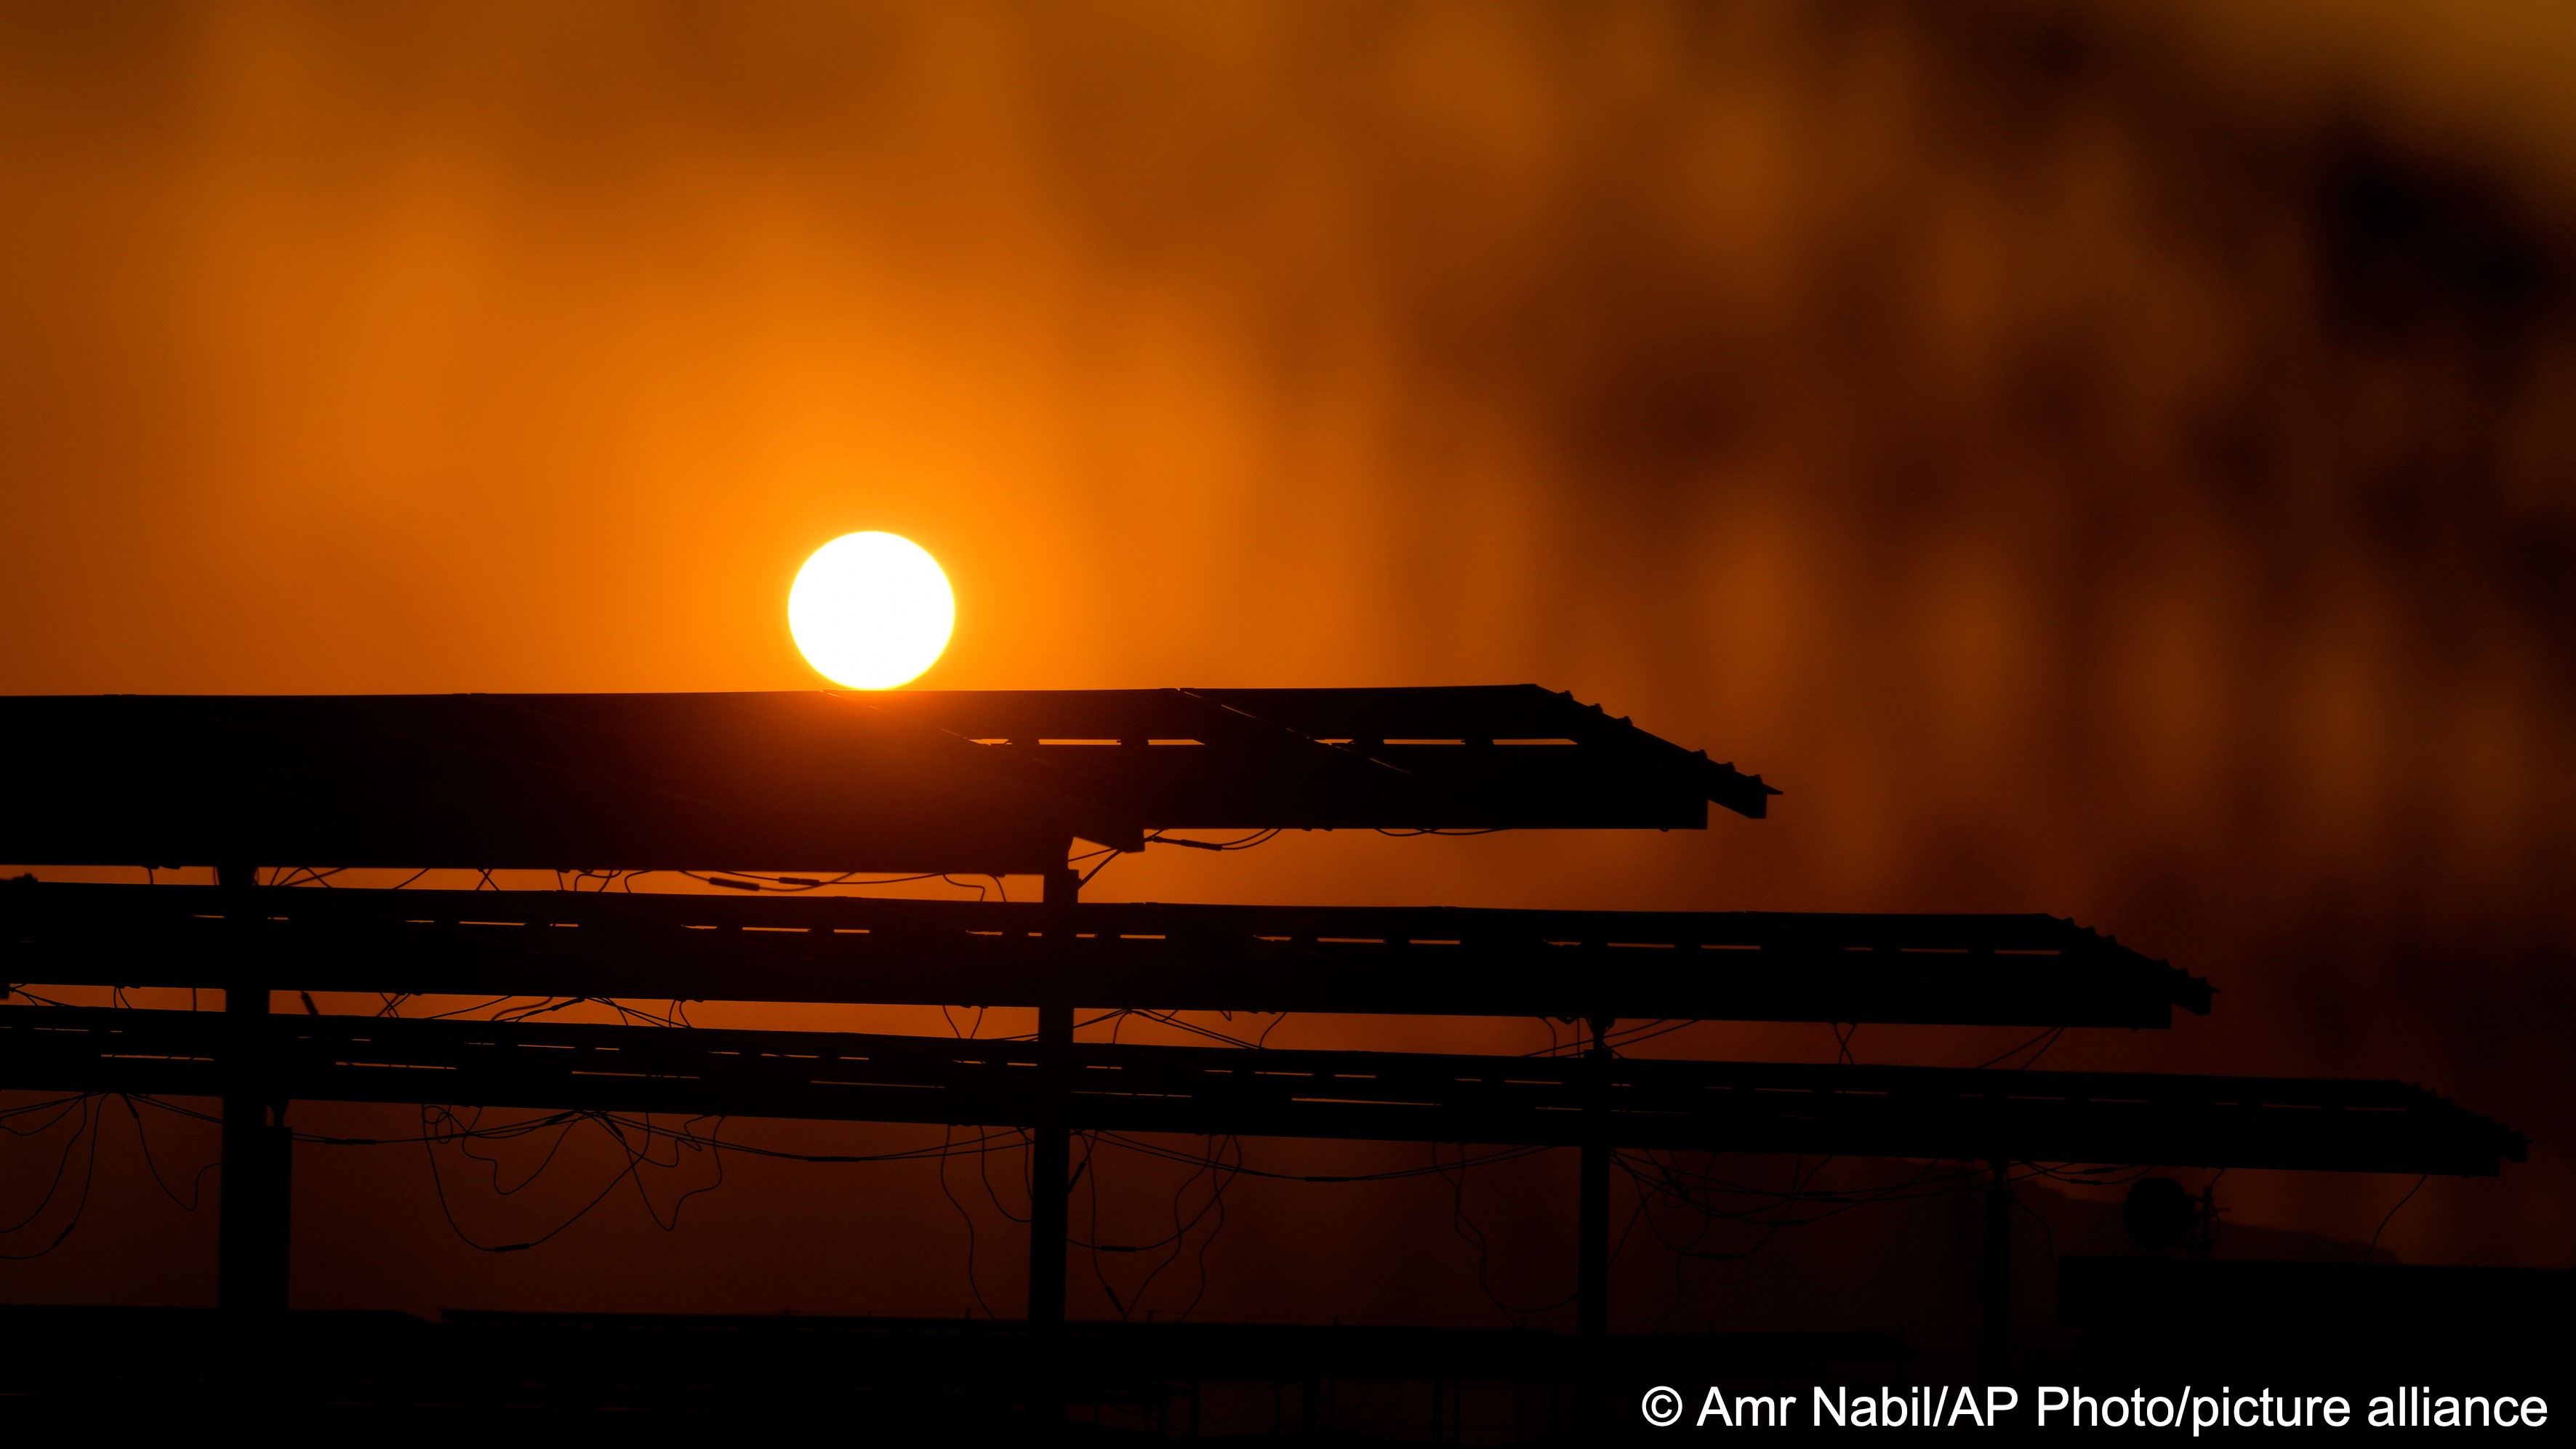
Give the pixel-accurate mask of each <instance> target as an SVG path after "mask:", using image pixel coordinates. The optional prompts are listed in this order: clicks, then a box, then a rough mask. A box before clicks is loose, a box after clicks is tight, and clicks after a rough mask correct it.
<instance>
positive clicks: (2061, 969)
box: [0, 882, 2210, 1027]
mask: <svg viewBox="0 0 2576 1449" xmlns="http://www.w3.org/2000/svg"><path fill="white" fill-rule="evenodd" d="M243 899H249V900H250V901H251V902H252V904H251V905H250V907H249V909H248V911H247V912H245V911H244V910H243V908H242V906H241V904H240V902H241V901H242V900H243ZM1048 910H1049V908H1047V907H1044V906H1041V905H1037V904H1033V903H1030V904H1004V903H1000V902H992V903H976V902H945V901H914V900H872V899H862V898H853V897H821V896H778V895H769V896H714V895H629V894H626V893H623V892H611V893H606V894H573V893H569V892H546V891H517V892H491V891H482V892H466V891H401V892H393V891H355V890H337V891H335V890H318V889H298V890H262V891H257V892H255V893H253V894H252V895H251V896H250V897H247V898H245V897H240V896H237V895H233V894H228V893H226V892H225V891H223V890H220V889H215V888H206V887H186V886H158V887H156V886H101V885H70V884H37V883H34V882H19V883H14V884H12V885H11V886H9V887H8V888H6V889H0V967H5V970H6V973H7V975H8V977H9V979H12V980H17V981H49V982H64V983H78V982H87V983H96V984H102V985H124V986H205V985H214V984H217V982H216V980H215V979H214V976H213V974H212V972H213V971H214V969H215V968H216V967H218V966H219V965H220V963H222V962H223V961H225V960H227V959H229V957H228V955H227V953H229V952H233V951H235V950H247V951H249V952H250V953H251V955H252V957H253V958H255V959H256V960H258V962H259V963H260V971H261V973H262V974H263V976H264V977H265V978H266V979H267V980H268V981H269V982H270V983H271V985H272V986H274V987H275V988H277V989H280V990H295V989H302V990H308V991H365V992H402V993H411V994H457V995H526V996H553V997H563V996H588V997H623V998H630V999H654V1000H669V999H674V998H681V999H690V1000H700V999H725V1000H750V1001H817V1002H869V1003H882V1004H922V1005H976V1006H1036V1005H1045V1004H1056V1003H1063V1004H1072V1005H1081V1006H1095V1007H1144V1008H1156V1009H1162V1010H1194V1011H1256V1012H1271V1011H1301V1012H1355V1013H1356V1012H1373V1013H1400V1014H1425V1015H1428V1014H1442V1015H1485V1016H1547V1017H1559V1018H1566V1019H1574V1020H1588V1019H1592V1018H1602V1017H1606V1018H1611V1019H1627V1020H1649V1019H1659V1018H1668V1019H1675V1020H1687V1019H1695V1018H1696V1019H1723V1020H1739V1021H1851V1022H1912V1023H1928V1024H1991V1025H2008V1026H2010V1025H2028V1026H2065V1025H2073V1026H2119V1027H2161V1026H2166V1025H2169V1024H2170V1022H2171V1020H2172V1014H2173V1010H2174V1008H2175V1007H2177V1006H2179V1007H2181V1008H2183V1009H2184V1010H2187V1011H2193V1012H2203V1013H2205V1012H2207V1011H2208V1009H2209V1005H2210V988H2209V984H2208V983H2207V982H2205V981H2203V980H2201V979H2200V978H2198V977H2195V976H2191V975H2189V974H2187V973H2185V972H2182V971H2179V970H2176V969H2175V968H2173V967H2171V966H2168V965H2166V964H2165V963H2163V962H2161V961H2156V960H2153V959H2150V958H2148V957H2146V956H2143V955H2141V954H2139V953H2138V952H2136V951H2133V950H2130V949H2129V948H2127V947H2125V946H2122V945H2120V944H2119V943H2118V942H2117V941H2114V940H2112V939H2110V938H2109V937H2106V936H2103V935H2100V934H2098V933H2096V932H2093V931H2089V930H2086V929H2084V928H2082V927H2079V926H2077V925H2075V924H2073V923H2072V922H2069V921H2065V920H2060V919H2058V918H2055V917H2051V916H2038V915H2026V916H1997V915H1983V916H1978V915H1957V916H1950V915H1889V916H1872V915H1791V914H1769V913H1757V912H1705V913H1690V912H1616V911H1526V910H1463V909H1454V908H1425V909H1390V908H1335V907H1285V906H1203V905H1154V904H1140V905H1126V904H1104V903H1090V904H1084V905H1079V906H1076V907H1074V908H1072V913H1071V918H1070V919H1071V922H1072V925H1071V930H1072V931H1073V932H1074V933H1075V934H1074V935H1073V938H1072V940H1071V941H1070V942H1068V943H1065V944H1064V945H1063V948H1062V949H1060V950H1059V949H1058V948H1057V947H1056V946H1055V945H1053V944H1051V943H1050V942H1049V941H1047V940H1046V939H1044V937H1043V934H1042V933H1043V932H1044V931H1046V930H1050V929H1062V927H1061V926H1060V925H1058V924H1054V923H1056V922H1058V921H1060V920H1061V919H1062V918H1061V917H1057V916H1051V915H1049V914H1048ZM244 914H247V915H248V916H249V917H251V919H248V920H243V919H240V917H241V916H242V915H244ZM243 927H247V929H246V930H245V929H240V928H243Z"/></svg>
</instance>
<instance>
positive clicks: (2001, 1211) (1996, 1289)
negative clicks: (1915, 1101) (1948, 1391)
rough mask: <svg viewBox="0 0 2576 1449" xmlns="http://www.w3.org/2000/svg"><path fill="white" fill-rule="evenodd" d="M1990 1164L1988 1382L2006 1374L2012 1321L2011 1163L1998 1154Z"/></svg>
mask: <svg viewBox="0 0 2576 1449" xmlns="http://www.w3.org/2000/svg"><path fill="white" fill-rule="evenodd" d="M1989 1166H1990V1167H1991V1168H1992V1170H1993V1173H1994V1180H1993V1181H1992V1183H1990V1184H1989V1185H1988V1186H1987V1188H1986V1261H1985V1263H1984V1265H1983V1267H1984V1270H1985V1323H1984V1330H1985V1332H1984V1343H1983V1345H1982V1351H1981V1352H1980V1354H1979V1355H1978V1363H1979V1366H1980V1367H1981V1368H1982V1369H1983V1370H1984V1374H1985V1380H1986V1382H1987V1383H1990V1384H1993V1383H2001V1382H2003V1377H2004V1349H2005V1346H2006V1344H2007V1343H2008V1341H2009V1337H2010V1331H2011V1325H2012V1210H2013V1199H2012V1182H2011V1180H2010V1179H2009V1178H2008V1177H2007V1176H2006V1175H2005V1170H2006V1169H2007V1168H2008V1167H2010V1166H2011V1164H2010V1163H2008V1162H2006V1161H2005V1160H2004V1159H2002V1158H2000V1157H1998V1158H1996V1159H1995V1160H1994V1161H1993V1162H1992V1163H1991V1164H1989Z"/></svg>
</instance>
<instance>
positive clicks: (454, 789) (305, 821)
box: [0, 686, 1776, 873]
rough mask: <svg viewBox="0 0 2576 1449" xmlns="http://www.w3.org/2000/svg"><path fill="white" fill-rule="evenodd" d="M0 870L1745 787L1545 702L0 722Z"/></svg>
mask: <svg viewBox="0 0 2576 1449" xmlns="http://www.w3.org/2000/svg"><path fill="white" fill-rule="evenodd" d="M0 758H5V759H6V760H7V761H8V762H9V764H8V769H9V771H10V775H11V781H10V798H9V800H8V803H7V806H6V808H5V810H0V860H11V861H18V862H22V863H40V864H66V865H68V864H125V865H145V864H149V865H165V864H167V865H212V864H218V863H231V862H241V863H246V864H272V865H285V864H307V863H310V864H317V865H338V866H394V867H405V868H418V867H424V866H453V867H467V868H487V869H501V868H516V869H540V870H545V869H598V870H608V869H672V868H689V869H718V870H771V871H787V870H812V871H825V870H828V871H848V870H863V871H943V870H944V871H974V872H985V871H995V872H1005V873H1014V872H1030V871H1039V870H1046V869H1051V868H1055V867H1057V866H1060V865H1061V864H1062V862H1063V859H1064V854H1065V845H1066V843H1067V842H1068V841H1069V840H1071V839H1072V838H1074V837H1077V836H1078V837H1080V838H1082V839H1086V840H1091V841H1096V842H1098V843H1100V844H1104V845H1113V846H1117V847H1119V848H1121V849H1131V850H1132V849H1135V848H1137V847H1138V845H1139V843H1140V841H1141V839H1142V837H1143V835H1144V834H1145V833H1146V832H1148V831H1152V830H1157V829H1236V828H1243V829H1270V828H1274V827H1275V828H1287V829H1324V830H1330V829H1367V828H1372V827H1375V828H1386V829H1501V828H1575V827H1580V828H1629V829H1636V828H1651V829H1700V828H1703V827H1705V825H1706V824H1707V807H1708V802H1709V801H1711V800H1716V801H1718V802H1720V803H1722V804H1725V805H1726V806H1727V807H1728V808H1730V809H1734V810H1737V811H1739V812H1741V813H1744V814H1748V815H1759V814H1761V813H1762V803H1763V801H1764V800H1765V799H1766V798H1767V797H1768V795H1770V794H1772V793H1776V792H1774V791H1771V790H1770V789H1769V787H1767V786H1765V785H1763V784H1762V783H1761V781H1760V780H1759V779H1758V778H1754V777H1748V776H1745V775H1742V774H1740V773H1738V772H1736V771H1735V770H1734V769H1733V768H1732V767H1731V766H1725V765H1719V764H1715V763H1713V762H1711V761H1709V760H1708V759H1706V758H1705V757H1704V756H1700V755H1695V754H1692V753H1690V752H1688V751H1685V750H1682V749H1681V748H1679V747H1677V746H1675V745H1672V744H1670V743H1667V742H1665V741H1663V740H1659V739H1656V738H1655V737H1654V736H1652V735H1649V734H1647V733H1645V732H1644V731H1642V730H1639V729H1637V728H1635V727H1634V726H1633V725H1630V724H1629V723H1628V722H1627V721H1625V720H1622V719H1613V718H1610V717H1608V716H1605V715H1603V714H1602V713H1601V712H1600V711H1598V710H1596V709H1588V708H1585V707H1583V706H1580V705H1577V704H1575V703H1574V702H1573V701H1572V700H1571V699H1568V698H1566V697H1565V696H1562V695H1557V694H1551V693H1549V692H1548V691H1546V690H1543V689H1539V688H1537V687H1536V686H1508V687H1499V688H1473V689H1374V690H1220V691H1188V690H1133V691H1117V690H1110V691H1086V690H1070V691H1052V692H1047V691H1011V692H976V691H949V692H939V691H925V692H919V693H902V694H844V693H830V692H821V691H802V692H792V693H752V694H589V695H354V696H270V697H253V696H222V697H218V696H204V697H197V696H131V695H120V696H103V697H77V698H75V697H21V698H15V699H5V700H0Z"/></svg>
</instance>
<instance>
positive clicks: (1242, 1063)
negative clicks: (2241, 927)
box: [0, 1007, 2526, 1176]
mask: <svg viewBox="0 0 2576 1449" xmlns="http://www.w3.org/2000/svg"><path fill="white" fill-rule="evenodd" d="M1063 1061H1064V1062H1065V1064H1066V1065H1065V1071H1064V1074H1063V1076H1062V1078H1060V1079H1059V1078H1056V1077H1053V1076H1050V1075H1049V1074H1048V1073H1047V1072H1046V1071H1045V1070H1044V1069H1043V1068H1042V1066H1041V1061H1040V1053H1039V1052H1038V1050H1037V1049H1036V1048H1035V1047H1034V1046H1033V1045H1032V1044H1030V1043H1026V1042H995V1041H978V1040H966V1041H960V1040H956V1039H954V1038H940V1037H913V1036H870V1035H857V1034H847V1033H823V1032H779V1031H733V1030H712V1029H685V1028H660V1027H629V1026H603V1025H584V1024H578V1023H559V1022H558V1023H546V1022H512V1023H494V1022H483V1021H457V1020H447V1021H432V1020H404V1019H396V1018H360V1017H329V1016H306V1017H292V1016H278V1017H268V1018H250V1019H244V1018H227V1017H224V1016H222V1015H219V1014H217V1013H211V1012H175V1011H148V1010H122V1009H110V1008H71V1007H9V1008H0V1087H9V1088H20V1089H35V1090H47V1091H79V1092H128V1093H149V1094H157V1095H172V1096H211V1095H217V1094H219V1093H220V1092H222V1091H223V1090H225V1089H226V1085H227V1083H228V1082H230V1081H234V1080H238V1078H237V1077H235V1076H228V1075H227V1073H228V1072H233V1073H238V1072H239V1071H242V1070H246V1069H247V1070H255V1071H256V1072H257V1073H258V1075H259V1077H260V1079H261V1080H262V1082H263V1083H264V1084H265V1085H264V1086H263V1087H262V1090H263V1091H264V1092H266V1093H268V1094H270V1095H272V1096H274V1097H277V1098H301V1099H307V1100H331V1101H359V1102H401V1103H440V1104H448V1105H458V1106H488V1107H520V1108H536V1109H578V1110H592V1111H630V1112H671V1113H678V1114H683V1115H718V1116H752V1117H778V1118H807V1119H827V1120H842V1121H880V1122H917V1123H956V1124H971V1125H981V1126H1026V1125H1030V1124H1032V1123H1034V1122H1036V1121H1038V1120H1040V1119H1041V1115H1042V1114H1041V1111H1040V1107H1041V1098H1042V1096H1044V1095H1045V1094H1047V1093H1048V1092H1050V1091H1052V1090H1053V1088H1052V1087H1051V1086H1050V1083H1051V1082H1055V1081H1058V1080H1061V1081H1063V1082H1066V1083H1069V1086H1067V1088H1066V1090H1067V1091H1068V1092H1069V1099H1068V1103H1067V1106H1066V1108H1065V1111H1066V1114H1067V1118H1068V1122H1069V1125H1071V1126H1073V1127H1075V1128H1078V1129H1085V1130H1107V1131H1121V1132H1170V1133H1187V1134H1199V1135H1215V1134H1231V1135H1243V1136H1267V1137H1309V1138H1342V1139H1353V1140H1381V1141H1422V1142H1476V1143H1518V1144H1536V1145H1571V1144H1575V1143H1578V1142H1581V1141H1582V1140H1584V1139H1585V1137H1586V1136H1587V1134H1593V1133H1597V1134H1599V1140H1602V1141H1605V1142H1607V1143H1608V1144H1610V1145H1612V1146H1615V1147H1621V1148H1630V1149H1638V1148H1666V1149H1682V1150H1703V1151H1733V1152H1765V1153H1809V1154H1835V1155H1843V1156H1864V1157H1908V1158H1935V1159H1964V1160H1977V1161H1986V1160H1992V1159H2010V1160H2014V1161H2042V1162H2090V1163H2123V1164H2157V1165H2170V1166H2202V1167H2249V1168H2295V1169H2316V1170H2332V1171H2357V1172H2409V1173H2446V1174H2461V1175H2470V1176H2489V1175H2493V1174H2494V1173H2496V1172H2497V1171H2498V1170H2499V1166H2500V1163H2501V1162H2502V1161H2503V1160H2505V1159H2511V1160H2514V1161H2521V1160H2522V1159H2523V1157H2524V1155H2525V1151H2526V1144H2525V1141H2524V1139H2523V1137H2522V1136H2521V1134H2519V1133H2517V1132H2514V1131H2512V1130H2510V1129H2508V1128H2506V1127H2503V1126H2501V1125H2500V1124H2498V1123H2496V1122H2494V1121H2492V1120H2490V1119H2488V1118H2485V1117H2481V1116H2477V1115H2475V1114H2473V1113H2470V1112H2468V1111H2465V1110H2463V1109H2461V1108H2460V1107H2458V1106H2456V1105H2454V1104H2452V1103H2451V1102H2450V1101H2448V1100H2447V1099H2445V1098H2442V1097H2439V1096H2436V1095H2434V1094H2433V1093H2431V1092H2428V1091H2425V1090H2423V1089H2422V1088H2420V1087H2414V1086H2410V1085H2406V1084H2404V1083H2399V1082H2385V1081H2379V1082H2372V1081H2321V1080H2309V1079H2297V1078H2262V1077H2196V1076H2167V1075H2157V1074H2147V1073H2097V1072H2040V1071H2021V1072H2014V1071H1991V1070H1973V1069H1953V1068H1933V1067H1896V1066H1834V1065H1813V1064H1800V1063H1760V1062H1686V1061H1661V1060H1642V1059H1628V1058H1532V1057H1492V1056H1469V1055H1446V1054H1432V1053H1404V1052H1357V1051H1285V1050H1282V1051H1265V1050H1260V1049H1250V1048H1199V1047H1168V1046H1129V1045H1117V1044H1110V1043H1091V1042H1085V1043H1077V1044H1076V1045H1075V1046H1073V1047H1072V1048H1071V1049H1070V1051H1069V1052H1068V1053H1067V1054H1066V1055H1065V1057H1064V1058H1063ZM244 1064H250V1065H248V1066H245V1065H244ZM1587 1107H1589V1110H1587Z"/></svg>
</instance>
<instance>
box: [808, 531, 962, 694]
mask: <svg viewBox="0 0 2576 1449" xmlns="http://www.w3.org/2000/svg"><path fill="white" fill-rule="evenodd" d="M956 622H957V598H956V595H955V594H953V593H951V592H950V591H949V587H948V576H947V575H946V574H944V573H942V572H940V569H939V561H938V560H937V559H934V558H932V557H931V556H930V555H929V554H928V553H927V552H925V551H924V550H923V549H922V547H921V545H919V544H917V543H914V542H913V541H912V540H911V539H908V538H903V537H900V536H898V535H895V534H891V533H852V534H844V535H843V536H841V537H839V538H836V539H833V540H832V541H831V542H830V543H827V544H825V545H823V546H822V547H821V548H818V549H816V550H814V556H813V557H812V558H809V559H807V560H805V567H803V568H802V569H799V570H797V573H796V584H795V587H793V588H791V589H789V590H788V592H787V629H788V632H789V633H791V634H793V635H794V636H795V637H796V647H797V648H798V649H800V650H802V651H804V654H805V662H806V663H808V664H811V665H813V666H814V668H815V669H816V670H818V671H819V672H821V673H822V674H823V675H824V676H825V677H827V678H829V679H831V680H832V681H833V682H834V683H837V684H842V685H846V686H848V687H849V688H852V689H892V688H894V687H895V686H896V685H898V684H904V683H907V682H909V681H911V680H913V679H915V678H917V677H919V675H920V674H921V672H922V671H923V670H925V669H928V668H929V667H930V666H931V665H933V664H935V663H937V662H938V661H939V654H940V651H941V650H943V649H946V648H947V647H948V634H949V630H950V629H952V628H953V627H955V625H956Z"/></svg>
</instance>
